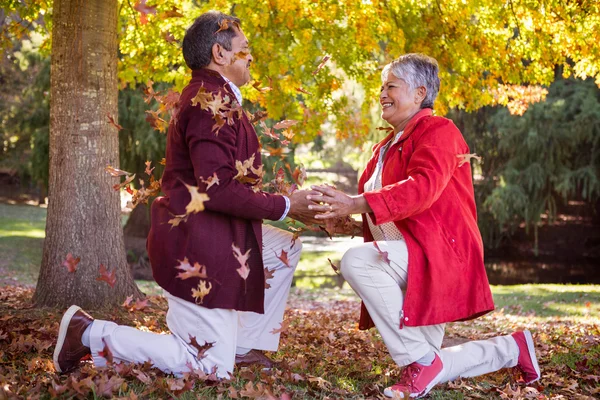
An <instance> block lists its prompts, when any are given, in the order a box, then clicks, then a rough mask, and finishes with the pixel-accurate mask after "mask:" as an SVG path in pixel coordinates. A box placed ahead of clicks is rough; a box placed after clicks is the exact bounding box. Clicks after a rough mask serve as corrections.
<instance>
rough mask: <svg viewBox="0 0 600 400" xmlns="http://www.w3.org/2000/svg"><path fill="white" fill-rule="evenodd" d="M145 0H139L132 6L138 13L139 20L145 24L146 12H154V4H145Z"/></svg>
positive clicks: (146, 19)
mask: <svg viewBox="0 0 600 400" xmlns="http://www.w3.org/2000/svg"><path fill="white" fill-rule="evenodd" d="M146 1H147V0H139V1H138V2H137V3H135V6H133V8H134V9H135V10H136V11H138V12H139V13H140V22H141V23H142V25H145V24H146V23H147V22H148V17H147V15H148V14H152V15H154V14H156V7H155V6H148V5H146Z"/></svg>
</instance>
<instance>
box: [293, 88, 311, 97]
mask: <svg viewBox="0 0 600 400" xmlns="http://www.w3.org/2000/svg"><path fill="white" fill-rule="evenodd" d="M296 91H297V92H300V93H304V94H307V95H309V96H312V93H311V92H309V91H308V90H305V89H303V88H302V87H299V88H296Z"/></svg>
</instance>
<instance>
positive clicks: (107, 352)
mask: <svg viewBox="0 0 600 400" xmlns="http://www.w3.org/2000/svg"><path fill="white" fill-rule="evenodd" d="M102 343H104V349H103V350H102V351H99V352H98V355H99V356H100V357H104V358H105V359H106V361H107V363H108V364H112V362H113V354H112V351H110V349H109V348H108V345H107V344H106V341H105V340H104V338H102Z"/></svg>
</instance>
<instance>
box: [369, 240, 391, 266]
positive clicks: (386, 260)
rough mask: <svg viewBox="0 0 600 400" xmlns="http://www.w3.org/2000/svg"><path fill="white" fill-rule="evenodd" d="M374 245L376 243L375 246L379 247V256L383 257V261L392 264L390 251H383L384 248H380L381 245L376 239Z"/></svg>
mask: <svg viewBox="0 0 600 400" xmlns="http://www.w3.org/2000/svg"><path fill="white" fill-rule="evenodd" d="M373 245H374V246H375V248H376V249H377V252H379V257H381V259H382V260H383V261H385V263H386V264H387V265H391V264H390V257H389V255H388V252H387V251H382V250H381V249H380V248H379V245H378V244H377V242H376V241H374V242H373Z"/></svg>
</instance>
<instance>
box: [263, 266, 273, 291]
mask: <svg viewBox="0 0 600 400" xmlns="http://www.w3.org/2000/svg"><path fill="white" fill-rule="evenodd" d="M274 276H275V270H272V271H271V270H270V269H269V268H266V267H265V289H270V288H271V285H270V284H269V282H267V281H268V280H269V279H272V278H273V277H274Z"/></svg>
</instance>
